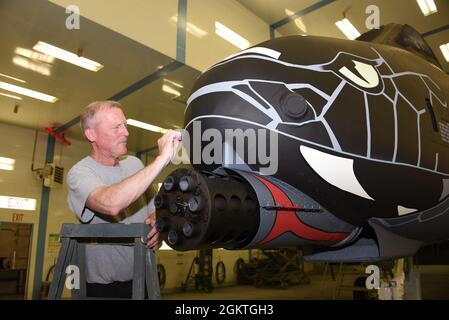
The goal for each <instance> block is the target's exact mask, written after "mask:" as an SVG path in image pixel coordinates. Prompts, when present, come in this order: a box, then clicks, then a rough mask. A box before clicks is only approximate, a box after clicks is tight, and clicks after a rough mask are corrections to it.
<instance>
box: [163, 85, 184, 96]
mask: <svg viewBox="0 0 449 320" xmlns="http://www.w3.org/2000/svg"><path fill="white" fill-rule="evenodd" d="M162 91H164V92H167V93H170V94H173V95H175V96H178V97H179V96H180V95H181V92H179V91H178V90H176V89H174V88H172V87H170V86H169V85H167V84H163V85H162Z"/></svg>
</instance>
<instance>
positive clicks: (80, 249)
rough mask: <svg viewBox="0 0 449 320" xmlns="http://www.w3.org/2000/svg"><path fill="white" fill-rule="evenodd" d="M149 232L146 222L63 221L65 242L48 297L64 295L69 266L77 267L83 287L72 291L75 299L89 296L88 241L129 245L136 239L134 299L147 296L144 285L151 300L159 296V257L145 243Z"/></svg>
mask: <svg viewBox="0 0 449 320" xmlns="http://www.w3.org/2000/svg"><path fill="white" fill-rule="evenodd" d="M149 231H150V226H148V225H145V224H143V223H131V224H122V223H104V224H93V225H90V224H86V225H82V224H63V225H62V228H61V234H60V237H61V243H62V245H61V249H60V251H59V256H58V261H57V263H56V267H55V272H54V276H53V281H52V283H51V286H50V290H49V293H48V300H55V299H60V298H61V295H62V291H63V289H64V284H65V280H66V273H65V272H66V268H67V266H69V265H75V266H78V268H79V271H80V288H79V289H73V290H71V291H72V299H78V300H79V299H89V298H88V297H86V276H85V272H86V270H85V267H86V263H85V258H86V244H91V242H96V243H99V242H101V244H127V243H130V241H132V240H133V241H134V276H133V292H132V299H136V300H143V299H145V285H146V288H147V292H148V299H149V300H158V299H160V287H159V280H158V273H157V263H156V257H155V254H154V252H153V250H150V249H147V248H146V247H145V244H144V240H145V239H146V236H147V235H148V233H149Z"/></svg>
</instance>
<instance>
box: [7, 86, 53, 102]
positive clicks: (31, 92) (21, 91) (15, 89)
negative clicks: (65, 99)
mask: <svg viewBox="0 0 449 320" xmlns="http://www.w3.org/2000/svg"><path fill="white" fill-rule="evenodd" d="M0 89H3V90H6V91H11V92H14V93H18V94H21V95H24V96H28V97H31V98H34V99H39V100H42V101H46V102H51V103H55V102H56V101H58V98H56V97H53V96H50V95H48V94H45V93H42V92H38V91H34V90H30V89H26V88H23V87H19V86H15V85H13V84H10V83H6V82H1V81H0Z"/></svg>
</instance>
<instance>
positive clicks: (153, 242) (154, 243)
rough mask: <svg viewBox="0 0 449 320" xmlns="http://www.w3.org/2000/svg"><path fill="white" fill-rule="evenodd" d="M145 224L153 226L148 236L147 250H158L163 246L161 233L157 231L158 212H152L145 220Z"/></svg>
mask: <svg viewBox="0 0 449 320" xmlns="http://www.w3.org/2000/svg"><path fill="white" fill-rule="evenodd" d="M145 224H149V225H151V231H150V233H148V235H147V248H149V249H153V250H158V249H159V248H160V247H161V246H162V239H161V235H160V233H159V232H158V231H157V230H156V212H152V213H151V214H150V216H149V217H148V218H146V219H145Z"/></svg>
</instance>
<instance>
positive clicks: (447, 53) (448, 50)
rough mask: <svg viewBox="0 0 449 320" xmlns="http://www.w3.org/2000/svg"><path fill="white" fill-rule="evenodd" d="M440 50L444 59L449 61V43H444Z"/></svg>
mask: <svg viewBox="0 0 449 320" xmlns="http://www.w3.org/2000/svg"><path fill="white" fill-rule="evenodd" d="M440 50H441V52H442V53H443V56H444V59H446V61H447V62H449V43H446V44H442V45H441V46H440Z"/></svg>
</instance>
